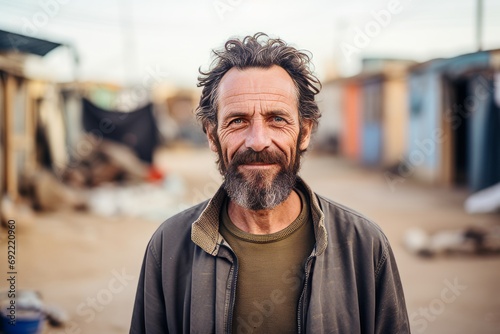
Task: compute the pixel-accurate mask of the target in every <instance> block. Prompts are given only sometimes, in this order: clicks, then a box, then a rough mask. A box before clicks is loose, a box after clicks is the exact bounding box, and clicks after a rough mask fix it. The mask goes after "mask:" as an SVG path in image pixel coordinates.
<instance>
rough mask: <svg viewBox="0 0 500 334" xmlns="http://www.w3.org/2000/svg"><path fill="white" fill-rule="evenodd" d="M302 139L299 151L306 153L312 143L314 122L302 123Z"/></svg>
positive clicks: (305, 121) (306, 121)
mask: <svg viewBox="0 0 500 334" xmlns="http://www.w3.org/2000/svg"><path fill="white" fill-rule="evenodd" d="M302 122H303V123H302V130H301V131H302V139H301V141H300V143H299V149H300V150H301V151H305V150H306V149H307V147H308V146H309V143H310V141H311V135H312V130H313V122H312V121H311V120H308V119H306V120H303V121H302Z"/></svg>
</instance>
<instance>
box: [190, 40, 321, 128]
mask: <svg viewBox="0 0 500 334" xmlns="http://www.w3.org/2000/svg"><path fill="white" fill-rule="evenodd" d="M213 53H214V55H215V58H214V60H213V61H212V64H211V66H210V69H209V70H208V71H206V72H204V71H202V70H201V69H200V70H199V72H200V76H199V77H198V87H203V90H202V93H201V97H200V103H199V105H198V107H197V108H196V117H197V119H198V120H199V121H200V122H201V124H202V126H203V131H204V132H205V133H206V132H207V128H208V126H214V130H215V129H216V128H217V97H218V94H217V92H218V87H219V84H220V82H221V80H222V77H223V76H224V75H225V74H226V73H227V72H228V71H229V70H230V69H231V68H233V67H236V68H238V69H245V68H249V67H261V68H269V67H271V66H273V65H277V66H280V67H282V68H283V69H284V70H285V71H287V73H288V74H289V75H290V77H291V78H292V80H293V81H294V83H295V86H296V88H297V92H298V96H297V97H298V99H297V100H298V109H299V118H300V121H301V124H302V123H303V121H304V120H309V121H311V122H312V124H313V128H316V127H317V124H318V121H319V118H320V117H321V113H320V111H319V108H318V105H317V104H316V101H315V100H314V97H315V95H316V94H318V93H319V91H320V89H321V83H320V81H319V79H318V78H317V77H316V76H315V75H314V74H313V73H312V70H311V69H310V66H311V65H310V64H311V63H310V60H311V57H310V56H309V53H308V52H307V51H303V50H297V49H296V48H294V47H292V46H289V45H287V44H286V43H285V42H284V41H283V40H281V39H279V38H274V39H273V38H269V36H268V35H266V34H264V33H257V34H255V35H253V36H246V37H245V38H243V39H242V40H240V39H237V38H235V39H230V40H228V41H227V42H226V43H225V45H224V48H222V49H221V50H214V51H213Z"/></svg>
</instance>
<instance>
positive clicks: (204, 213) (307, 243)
mask: <svg viewBox="0 0 500 334" xmlns="http://www.w3.org/2000/svg"><path fill="white" fill-rule="evenodd" d="M199 80H200V82H199V85H200V86H202V87H203V92H202V95H201V99H200V105H199V107H198V109H197V116H198V118H199V119H200V120H201V123H202V124H203V129H204V131H205V132H206V134H207V137H208V141H209V145H210V148H211V149H212V150H213V151H214V152H216V153H217V154H218V165H219V169H220V172H221V173H222V175H223V177H224V182H223V185H222V187H221V188H220V189H219V191H218V192H217V193H216V194H215V195H214V197H213V198H212V199H211V200H210V201H207V202H204V203H201V204H199V205H196V206H194V207H192V208H190V209H188V210H186V211H184V212H182V213H179V214H178V215H176V216H174V217H172V218H170V219H168V220H167V221H166V222H165V223H163V225H162V226H161V227H160V228H159V229H158V230H157V231H156V233H155V234H154V235H153V237H152V239H151V241H150V243H149V245H148V247H147V251H146V255H145V259H144V263H143V266H142V271H141V276H140V280H139V286H138V290H137V296H136V301H135V308H134V313H133V317H132V326H131V330H130V332H131V333H409V325H408V317H407V312H406V306H405V301H404V297H403V291H402V287H401V283H400V279H399V274H398V271H397V268H396V263H395V261H394V257H393V254H392V251H391V248H390V246H389V243H388V241H387V238H386V237H385V236H384V234H383V233H382V231H381V230H380V228H379V227H378V226H377V225H375V224H374V223H372V222H371V221H369V220H368V219H366V218H364V217H363V216H361V215H360V214H358V213H356V212H354V211H352V210H350V209H348V208H345V207H343V206H341V205H339V204H336V203H334V202H332V201H330V200H328V199H325V198H323V197H321V196H319V195H317V194H315V193H314V192H312V190H311V189H310V188H309V187H308V186H307V184H306V183H305V182H304V181H303V180H302V179H301V178H299V177H298V176H297V173H298V170H299V166H300V158H301V154H302V153H303V152H304V151H305V150H306V149H307V147H308V145H309V141H310V138H311V134H312V132H313V129H314V127H315V126H316V125H317V122H318V119H319V117H320V113H319V110H318V107H317V105H316V103H315V101H314V96H315V95H316V94H317V93H318V91H319V89H318V86H319V81H318V80H317V79H316V77H315V76H314V75H313V74H312V73H311V71H310V70H309V57H308V55H307V54H306V53H304V52H301V51H299V50H297V49H295V48H293V47H291V46H289V45H287V44H286V43H285V42H283V41H282V40H280V39H270V38H268V37H267V35H265V34H261V33H259V34H256V35H254V36H247V37H245V38H244V39H243V40H239V39H232V40H229V41H228V42H227V43H226V44H225V47H224V48H223V49H222V50H219V51H216V52H215V59H214V61H213V63H212V66H211V69H210V70H209V71H207V72H201V76H200V78H199Z"/></svg>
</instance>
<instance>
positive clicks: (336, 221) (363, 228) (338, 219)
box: [316, 194, 387, 243]
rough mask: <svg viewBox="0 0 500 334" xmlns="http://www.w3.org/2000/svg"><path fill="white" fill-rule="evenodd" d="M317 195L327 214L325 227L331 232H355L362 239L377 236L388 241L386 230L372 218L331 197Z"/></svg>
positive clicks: (349, 233)
mask: <svg viewBox="0 0 500 334" xmlns="http://www.w3.org/2000/svg"><path fill="white" fill-rule="evenodd" d="M316 196H317V198H318V202H319V205H320V207H321V210H322V211H323V213H324V215H325V227H326V229H327V230H330V231H329V234H332V232H333V233H335V234H337V235H339V234H342V236H341V237H346V236H348V235H349V236H350V235H354V234H355V235H356V236H357V237H360V238H362V239H366V238H370V239H373V238H375V239H378V240H380V241H383V242H384V243H386V242H387V237H386V236H385V234H384V232H383V231H382V229H381V228H380V226H379V225H378V224H377V223H375V222H374V221H373V220H372V219H370V218H368V217H366V216H365V215H363V214H361V213H360V212H358V211H356V210H354V209H352V208H350V207H347V206H345V205H343V204H340V203H338V202H335V201H333V200H331V199H329V198H326V197H324V196H321V195H317V194H316Z"/></svg>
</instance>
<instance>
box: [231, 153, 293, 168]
mask: <svg viewBox="0 0 500 334" xmlns="http://www.w3.org/2000/svg"><path fill="white" fill-rule="evenodd" d="M251 163H264V164H281V165H283V164H285V163H286V158H285V155H284V154H282V153H280V152H275V151H268V150H264V151H260V152H256V151H254V150H252V149H247V150H245V151H243V152H240V153H236V154H235V155H234V157H233V161H232V162H231V165H233V166H239V165H245V164H251Z"/></svg>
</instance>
